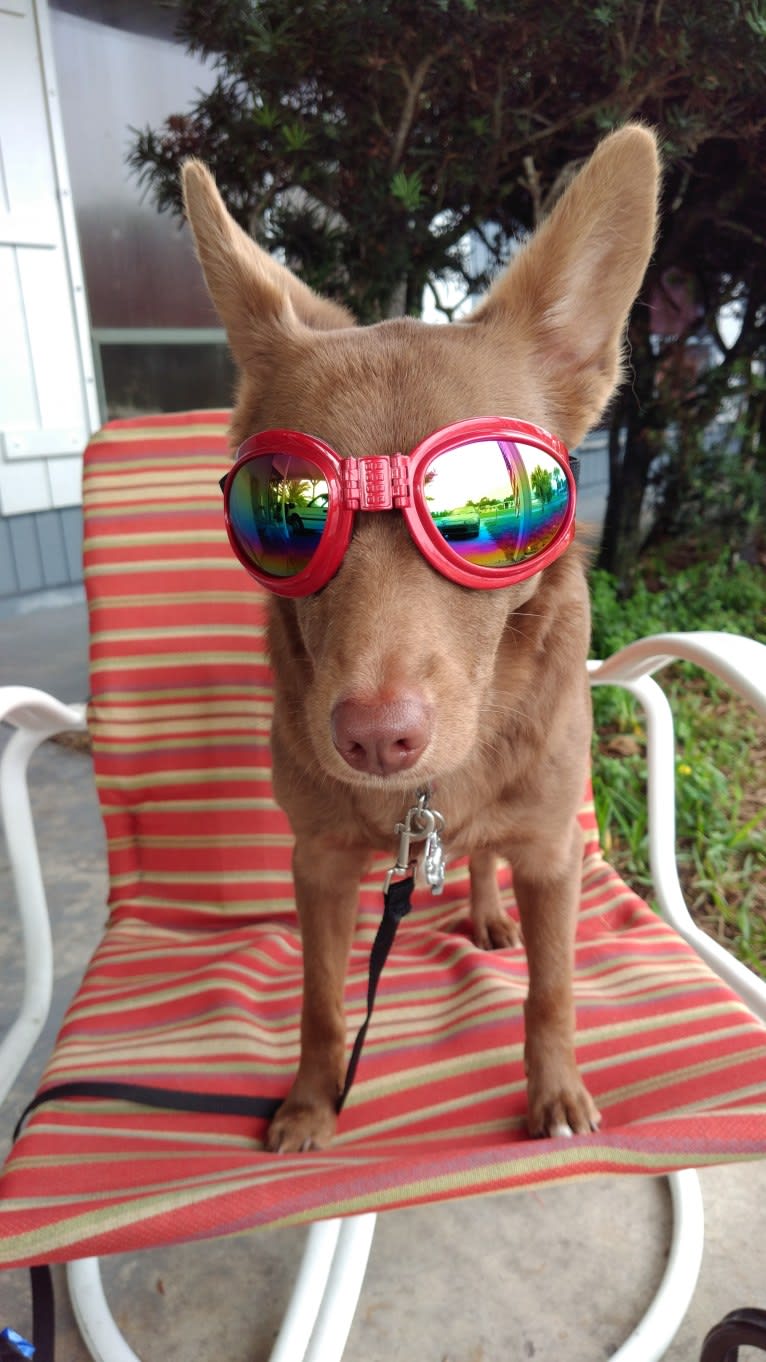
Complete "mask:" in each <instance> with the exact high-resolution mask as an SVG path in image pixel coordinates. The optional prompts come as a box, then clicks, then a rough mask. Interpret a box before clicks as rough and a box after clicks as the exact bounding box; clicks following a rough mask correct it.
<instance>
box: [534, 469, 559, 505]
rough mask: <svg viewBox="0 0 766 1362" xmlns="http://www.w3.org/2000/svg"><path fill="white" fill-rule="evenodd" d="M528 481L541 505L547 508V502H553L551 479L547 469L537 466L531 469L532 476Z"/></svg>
mask: <svg viewBox="0 0 766 1362" xmlns="http://www.w3.org/2000/svg"><path fill="white" fill-rule="evenodd" d="M529 480H530V482H531V484H532V487H533V489H534V491H535V492H536V493H537V495H538V497H539V498H540V500H541V502H542V503H543V506H547V505H548V502H549V501H552V500H553V479H552V477H551V475H550V473H549V471H548V469H547V468H543V467H541V465H540V464H538V465H537V467H536V468H533V469H532V475H531V477H530V479H529Z"/></svg>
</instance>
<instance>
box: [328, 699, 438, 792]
mask: <svg viewBox="0 0 766 1362" xmlns="http://www.w3.org/2000/svg"><path fill="white" fill-rule="evenodd" d="M432 726H433V725H432V717H431V709H430V706H429V705H427V704H426V702H425V700H423V699H422V698H421V697H420V696H419V695H413V694H412V693H411V692H402V693H401V694H400V695H397V696H395V698H394V699H393V700H389V701H386V702H384V703H379V704H372V705H366V704H362V703H361V702H360V701H358V700H339V701H338V704H337V705H336V706H335V709H334V710H333V712H332V740H333V742H334V743H335V746H336V748H337V749H338V751H339V752H340V755H341V756H342V758H343V760H344V761H345V762H348V765H349V766H351V767H352V768H353V770H354V771H366V772H367V773H368V774H369V775H374V776H390V775H394V774H395V773H396V772H397V771H406V770H408V769H409V767H410V766H414V765H415V762H416V761H417V760H418V757H419V756H421V754H422V753H423V752H424V751H425V749H426V747H427V746H428V743H429V742H430V740H431V731H432Z"/></svg>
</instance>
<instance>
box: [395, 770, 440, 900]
mask: <svg viewBox="0 0 766 1362" xmlns="http://www.w3.org/2000/svg"><path fill="white" fill-rule="evenodd" d="M429 798H430V791H428V790H419V791H418V795H417V803H415V804H413V805H412V808H410V809H408V810H407V813H406V815H405V819H404V822H403V823H397V824H396V827H395V828H394V831H395V833H396V834H397V836H398V838H399V846H398V849H397V854H396V863H395V864H394V865H392V866H391V869H390V870H389V871H388V873H387V874H386V878H385V881H384V885H383V892H384V893H388V890H389V888H390V885H391V881H392V880H393V878H394V876H395V875H407V874H409V873H410V872H411V871H412V870H413V869H414V866H415V863H416V861H417V856H413V855H412V844H413V842H416V843H417V842H425V844H426V845H425V857H424V864H425V872H426V881H427V883H428V884H429V885H430V887H431V892H432V893H434V894H439V893H441V890H442V887H443V884H444V851H443V848H442V843H441V833H442V831H443V829H444V819H443V817H442V815H441V814H440V813H439V811H438V809H431V808H429V806H428V800H429Z"/></svg>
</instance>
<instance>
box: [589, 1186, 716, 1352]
mask: <svg viewBox="0 0 766 1362" xmlns="http://www.w3.org/2000/svg"><path fill="white" fill-rule="evenodd" d="M668 1182H669V1184H670V1194H671V1198H672V1202H673V1235H672V1239H671V1243H670V1253H669V1255H668V1261H667V1265H666V1268H665V1272H664V1275H663V1278H662V1281H661V1282H660V1285H659V1288H658V1290H657V1294H656V1295H655V1297H654V1300H653V1301H652V1303H651V1305H650V1306H649V1309H648V1310H647V1312H646V1314H645V1315H644V1317H643V1319H642V1320H641V1322H640V1324H638V1325H637V1326H636V1328H635V1329H634V1330H633V1333H632V1334H631V1335H630V1337H629V1338H627V1339H626V1340H625V1342H624V1343H623V1345H622V1347H621V1348H618V1350H617V1352H616V1353H613V1354H612V1357H611V1359H610V1362H659V1358H661V1357H664V1355H665V1353H666V1352H667V1350H668V1348H669V1347H670V1344H671V1343H672V1341H673V1339H674V1338H675V1335H676V1333H677V1332H678V1329H679V1328H680V1326H681V1324H682V1322H683V1319H684V1316H685V1314H686V1312H687V1310H688V1308H689V1305H690V1304H691V1300H692V1296H693V1295H694V1290H695V1287H696V1285H697V1279H698V1277H699V1274H700V1268H701V1266H702V1250H703V1246H704V1242H705V1213H704V1208H703V1204H702V1192H701V1189H700V1183H699V1178H698V1177H697V1174H696V1173H695V1172H694V1171H693V1170H688V1169H687V1170H686V1171H684V1172H681V1173H671V1174H670V1176H669V1178H668Z"/></svg>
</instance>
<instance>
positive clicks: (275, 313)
mask: <svg viewBox="0 0 766 1362" xmlns="http://www.w3.org/2000/svg"><path fill="white" fill-rule="evenodd" d="M657 182H658V163H657V150H656V144H655V139H654V137H653V136H652V134H651V133H650V132H648V131H647V130H645V129H644V128H641V127H638V126H629V127H626V128H623V129H622V130H621V131H619V132H617V133H614V134H612V135H611V136H609V137H607V138H606V139H605V141H604V142H602V144H601V145H600V146H599V147H598V149H597V150H596V152H595V154H594V155H593V156H592V157H591V159H590V160H589V161H588V162H587V164H586V165H585V167H584V168H583V169H582V170H581V171H580V173H579V174H578V176H577V177H576V179H575V180H574V181H573V182H572V184H571V185H570V187H569V188H568V190H567V192H566V193H565V195H564V196H563V198H562V199H561V200H560V201H559V203H558V204H557V206H556V208H555V209H554V211H553V212H552V214H551V215H550V217H549V218H548V219H547V220H546V222H545V223H544V224H543V225H542V226H541V227H540V228H539V230H538V231H537V232H536V234H535V235H534V237H533V238H532V239H531V241H530V242H529V243H528V244H527V245H526V246H525V247H524V249H523V250H522V251H520V252H519V254H518V255H517V256H516V258H515V259H514V260H513V262H512V263H511V265H510V267H509V268H508V269H507V270H506V271H505V273H504V274H503V275H502V276H501V277H500V278H499V279H498V280H497V282H496V283H495V284H494V286H493V288H492V289H491V290H490V292H489V294H488V295H487V297H486V298H485V299H484V301H483V302H482V303H481V305H480V306H479V308H478V309H477V311H475V312H474V313H473V315H472V316H471V317H470V319H469V320H467V321H463V322H459V323H454V324H452V325H449V326H428V325H424V324H423V323H420V322H417V321H414V320H412V319H404V318H402V319H396V320H391V321H386V322H381V323H380V324H378V325H375V326H369V327H356V326H355V325H354V324H353V321H352V319H351V318H350V317H349V316H348V314H347V313H346V312H345V311H344V309H343V308H341V307H338V306H337V305H336V304H334V303H330V302H328V301H325V300H323V299H321V298H319V297H317V296H316V295H314V294H313V293H312V292H311V291H310V290H309V289H308V288H307V287H306V286H305V285H304V284H302V283H301V282H300V281H299V280H297V279H296V278H295V276H294V275H292V274H291V273H290V272H289V271H288V270H287V269H285V268H283V267H282V266H281V265H278V264H277V263H276V262H275V261H273V260H272V259H271V258H270V257H269V256H267V255H266V254H265V253H264V252H263V251H262V250H261V249H260V248H259V247H258V246H257V245H256V244H255V243H254V242H253V241H252V240H250V238H249V237H247V236H246V235H245V234H244V233H243V232H242V231H241V230H240V229H239V228H238V227H237V226H236V225H235V223H234V222H233V221H232V219H231V218H230V217H229V215H228V214H227V212H226V210H225V209H224V207H223V204H222V202H221V200H220V198H219V196H218V193H217V190H216V188H215V185H214V183H213V181H212V179H211V177H210V175H209V174H208V172H207V171H206V169H205V168H204V166H202V165H201V164H200V163H199V162H194V161H191V162H188V163H187V164H186V165H185V167H184V189H185V198H186V208H187V213H188V217H189V221H190V223H191V225H192V229H193V232H194V235H195V239H196V244H197V250H198V253H199V257H200V261H201V263H202V267H203V270H204V273H205V277H206V280H207V284H208V287H209V289H210V293H211V295H212V298H213V301H214V302H215V305H216V307H217V309H218V312H219V313H220V316H221V318H222V320H223V322H224V325H225V326H226V329H227V332H228V336H229V341H230V344H231V348H232V350H233V352H234V355H235V358H236V360H237V363H238V366H239V369H240V374H241V379H240V385H239V391H238V396H237V402H236V409H235V411H234V415H233V419H232V426H231V439H232V444H233V446H234V447H237V446H238V445H239V444H240V443H241V442H242V441H243V440H245V439H246V437H248V436H250V435H251V434H253V433H254V432H256V431H259V430H266V429H277V428H285V429H290V430H294V431H303V432H307V433H309V434H311V435H313V436H317V437H319V438H320V439H322V440H324V441H326V442H327V443H328V444H329V445H331V446H332V447H333V449H334V450H336V451H337V453H338V454H339V455H340V456H341V457H342V458H344V459H345V458H347V457H349V456H354V457H359V456H362V455H368V454H384V455H388V454H395V453H397V452H400V453H405V454H406V453H408V452H409V451H410V450H411V449H413V447H414V446H415V445H416V444H417V443H418V442H419V441H421V440H422V439H423V438H424V437H425V436H427V435H428V434H429V433H430V432H432V431H435V430H436V429H438V428H440V427H443V426H445V425H447V424H448V423H451V422H454V421H458V420H463V419H465V418H469V417H479V416H507V417H518V418H521V419H523V420H526V421H530V422H534V423H536V424H538V425H540V426H543V427H546V428H547V429H548V430H551V431H553V432H555V434H556V435H558V436H559V437H560V439H561V440H563V441H564V443H565V444H566V445H567V446H568V447H569V448H572V446H574V445H576V444H577V443H578V441H580V440H581V439H582V437H583V435H584V434H585V432H586V431H587V430H588V428H589V427H590V426H591V425H592V424H593V422H594V421H595V420H596V419H597V418H598V416H599V415H600V413H601V412H602V410H603V408H604V406H605V404H606V402H607V400H608V399H609V397H610V395H611V393H612V391H613V389H614V387H615V384H616V382H617V380H618V377H619V375H620V364H621V351H622V341H623V331H624V327H625V322H626V317H627V314H628V311H629V309H630V307H631V304H632V303H633V300H634V298H635V295H636V293H637V291H638V288H639V286H640V283H641V279H642V277H643V273H644V270H645V268H646V264H647V261H648V259H649V255H650V252H651V250H652V244H653V239H654V230H655V210H656V195H657ZM271 604H272V610H271V631H270V639H271V652H272V662H273V668H274V675H275V691H276V694H275V711H274V723H273V764H274V787H275V791H276V796H277V798H278V800H279V801H280V803H281V804H282V806H283V807H284V809H285V811H286V812H287V815H288V817H289V819H290V822H291V825H292V828H293V831H294V834H295V852H294V862H293V865H294V876H295V893H296V902H297V907H298V913H299V917H300V922H301V928H302V934H303V953H304V1000H303V1015H302V1024H301V1058H300V1065H299V1069H298V1073H297V1076H296V1079H295V1081H294V1083H293V1086H292V1089H291V1091H290V1094H289V1096H288V1097H287V1100H286V1101H285V1102H284V1104H283V1105H282V1107H281V1109H280V1110H279V1112H278V1113H277V1116H276V1117H275V1119H274V1121H273V1123H272V1126H271V1130H270V1133H269V1145H270V1147H271V1148H272V1149H273V1150H296V1149H305V1148H311V1147H320V1146H322V1145H324V1144H326V1143H327V1141H328V1140H330V1138H331V1137H332V1134H333V1132H334V1129H335V1124H336V1104H337V1099H338V1095H339V1092H340V1090H341V1087H342V1083H343V1074H344V1062H345V1055H346V1025H345V1018H344V1008H343V987H344V978H345V971H346V965H347V958H348V953H349V949H350V944H351V940H352V936H353V932H354V925H355V917H356V910H357V894H358V886H359V881H360V878H361V876H362V875H363V874H364V873H365V872H366V870H367V868H368V866H369V863H370V860H371V856H372V853H373V851H375V850H378V849H380V850H388V851H391V850H392V848H393V847H394V845H395V843H394V834H393V829H394V826H395V824H396V823H397V822H398V821H399V820H401V818H402V817H403V815H404V813H405V812H406V810H407V809H408V808H409V807H410V805H411V804H412V802H413V795H414V793H415V791H416V790H417V789H418V788H420V787H422V786H424V785H425V784H426V783H428V782H431V783H432V784H433V787H434V790H435V794H436V796H437V800H436V802H437V803H438V807H439V809H440V811H441V812H442V813H443V815H444V818H445V823H446V833H445V836H446V840H447V846H448V849H449V852H450V854H451V855H461V854H466V853H468V854H470V857H471V886H472V899H473V908H472V917H473V926H474V931H475V935H476V940H477V941H478V942H479V943H480V944H481V945H483V946H486V947H502V946H505V945H509V944H513V943H514V942H515V939H516V933H515V929H514V927H513V926H512V924H511V921H510V919H509V918H508V917H507V915H506V914H505V912H504V910H503V908H502V907H501V905H500V902H499V898H498V890H497V884H496V877H495V858H496V857H497V856H501V857H505V858H507V860H508V861H510V863H511V866H512V868H513V882H514V890H515V894H516V898H517V901H518V906H519V913H520V918H521V924H522V929H523V934H524V942H525V947H526V952H527V957H528V965H529V981H530V982H529V994H528V998H527V1004H526V1050H525V1054H526V1065H527V1072H528V1087H529V1129H530V1131H531V1133H532V1134H552V1133H557V1132H558V1133H560V1132H562V1131H567V1130H571V1131H575V1132H584V1131H589V1130H591V1129H594V1128H595V1127H596V1126H597V1124H598V1119H599V1118H598V1113H597V1111H596V1108H595V1106H594V1104H593V1102H592V1100H591V1098H590V1096H589V1094H588V1092H587V1090H586V1088H585V1086H584V1084H583V1082H582V1079H581V1077H580V1075H579V1072H578V1069H577V1065H576V1062H575V1056H574V1015H573V1002H572V983H571V971H572V943H573V932H574V921H575V914H576V910H577V905H578V898H579V888H580V878H581V860H582V839H581V833H580V829H579V825H578V822H577V811H578V808H579V805H580V802H581V798H582V793H583V787H584V782H585V778H586V771H587V766H588V752H589V739H590V723H591V720H590V698H589V692H588V686H587V681H586V669H585V660H586V656H587V651H588V642H589V612H588V598H587V590H586V582H585V575H584V571H583V566H582V561H581V557H580V556H579V555H578V554H577V553H576V552H574V551H572V550H568V551H567V552H566V553H564V554H563V556H561V557H559V558H558V559H557V560H556V561H555V562H553V563H552V564H551V565H550V566H546V567H545V568H544V569H543V570H542V571H540V572H537V573H535V575H533V576H531V577H529V578H528V579H527V580H525V581H522V582H520V583H517V584H514V585H510V586H507V587H503V588H502V589H499V590H471V589H470V588H468V587H466V586H462V585H456V584H455V583H453V582H452V581H449V580H447V579H446V578H445V577H444V576H442V575H440V573H439V572H437V571H434V569H433V567H432V566H430V565H429V563H428V562H427V561H426V560H425V558H424V557H423V556H422V554H421V553H419V552H418V549H417V548H416V547H415V545H414V543H413V542H412V539H411V538H410V535H409V534H408V533H407V529H406V527H405V524H404V522H403V518H402V513H401V512H400V511H396V510H394V511H387V512H380V513H377V514H366V515H363V516H362V515H358V516H357V518H356V526H355V529H354V534H353V537H352V539H351V542H350V544H349V547H348V550H347V553H346V556H345V558H344V560H343V562H342V564H341V566H340V568H339V570H338V571H337V572H336V574H335V575H334V576H333V578H332V580H331V581H329V583H328V584H327V585H326V586H325V587H324V589H323V590H321V591H318V592H316V593H315V594H313V595H309V596H306V597H304V598H301V599H295V600H293V599H285V598H281V597H276V596H275V597H273V598H272V602H271Z"/></svg>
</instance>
